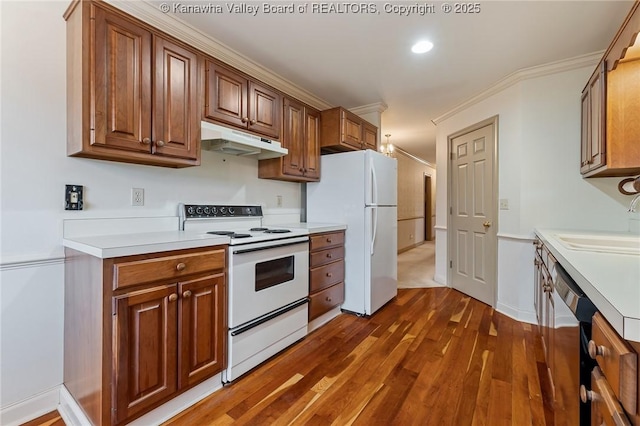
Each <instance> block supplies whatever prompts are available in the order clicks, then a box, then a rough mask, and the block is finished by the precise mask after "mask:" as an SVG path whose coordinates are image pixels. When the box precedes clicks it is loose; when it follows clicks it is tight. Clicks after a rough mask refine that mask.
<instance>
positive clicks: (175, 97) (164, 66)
mask: <svg viewBox="0 0 640 426" xmlns="http://www.w3.org/2000/svg"><path fill="white" fill-rule="evenodd" d="M154 47H155V78H154V104H153V107H154V108H153V111H154V119H153V128H154V130H153V138H152V140H153V141H154V143H153V144H152V146H153V152H154V153H158V154H161V155H167V156H173V157H182V158H186V159H193V160H197V158H198V155H199V148H200V145H199V142H200V140H199V139H200V110H199V103H198V56H197V55H196V54H195V53H194V52H192V51H190V50H187V49H185V48H184V47H181V46H179V45H177V44H175V43H172V42H170V41H168V40H165V39H162V38H160V37H154Z"/></svg>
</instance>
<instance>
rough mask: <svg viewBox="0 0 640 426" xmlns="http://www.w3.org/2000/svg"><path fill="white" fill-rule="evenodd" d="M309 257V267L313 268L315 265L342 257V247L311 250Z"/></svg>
mask: <svg viewBox="0 0 640 426" xmlns="http://www.w3.org/2000/svg"><path fill="white" fill-rule="evenodd" d="M309 257H310V259H309V266H310V267H311V268H315V267H316V266H321V265H325V264H327V263H331V262H335V261H336V260H340V259H344V247H334V248H330V249H327V250H322V251H318V252H312V253H311V255H310V256H309Z"/></svg>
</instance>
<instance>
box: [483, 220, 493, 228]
mask: <svg viewBox="0 0 640 426" xmlns="http://www.w3.org/2000/svg"><path fill="white" fill-rule="evenodd" d="M482 226H484V227H485V228H488V227H490V226H491V222H489V221H486V222H485V223H483V224H482Z"/></svg>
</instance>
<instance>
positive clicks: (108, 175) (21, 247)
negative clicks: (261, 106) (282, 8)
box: [0, 1, 300, 424]
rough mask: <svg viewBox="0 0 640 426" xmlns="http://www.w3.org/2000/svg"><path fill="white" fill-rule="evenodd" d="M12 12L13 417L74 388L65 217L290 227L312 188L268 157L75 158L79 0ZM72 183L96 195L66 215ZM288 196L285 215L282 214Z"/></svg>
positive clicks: (5, 197)
mask: <svg viewBox="0 0 640 426" xmlns="http://www.w3.org/2000/svg"><path fill="white" fill-rule="evenodd" d="M0 3H1V8H2V9H1V12H2V13H1V22H0V23H1V27H2V29H1V31H2V33H1V37H2V68H1V72H2V75H1V80H0V84H1V86H0V87H1V89H2V97H1V105H0V107H1V111H2V117H1V120H2V121H1V124H0V128H1V133H0V140H1V148H2V149H1V154H0V156H1V157H0V167H1V170H0V173H1V198H0V200H1V202H2V215H1V225H2V227H1V236H0V242H1V244H2V246H1V248H2V251H1V260H0V274H1V275H0V278H1V282H0V298H1V300H2V304H1V309H2V310H1V312H0V321H1V331H2V334H1V336H0V339H1V340H0V345H1V351H0V363H1V364H0V377H1V378H2V379H1V382H0V409H2V412H5V414H6V412H7V410H9V411H10V409H11V408H12V407H13V404H16V403H19V402H20V401H23V400H25V399H29V398H31V397H33V396H34V395H36V394H39V393H41V392H45V391H46V390H48V389H50V388H52V387H55V386H57V385H59V384H61V383H62V347H63V346H62V343H63V342H62V330H63V328H62V327H63V324H62V322H63V321H62V320H63V282H64V281H63V280H64V277H63V261H62V259H61V257H62V246H61V241H62V220H63V219H68V218H87V217H126V216H137V217H152V216H175V215H176V213H177V210H176V208H177V203H178V202H180V201H187V202H221V203H223V202H224V203H245V202H251V203H259V204H263V205H264V206H265V212H266V213H268V214H270V215H271V216H270V218H269V220H270V221H271V222H277V221H278V218H279V217H287V219H288V220H289V221H290V220H291V217H292V216H293V217H297V216H298V215H299V212H300V185H299V184H295V183H287V182H278V181H269V180H261V179H258V178H257V175H258V168H257V160H254V159H247V158H238V157H231V156H226V155H221V154H217V153H212V152H203V154H202V165H201V166H200V167H192V168H186V169H179V170H178V169H167V168H162V167H151V166H141V165H132V164H123V163H114V162H107V161H99V160H90V159H81V158H68V157H66V154H65V152H66V151H65V149H66V65H65V61H66V59H65V58H66V47H65V46H66V45H65V37H66V30H65V29H66V26H65V21H64V19H63V18H62V14H63V13H64V11H65V9H66V8H67V6H68V5H69V2H68V1H44V2H18V1H16V2H0ZM65 184H78V185H84V186H85V209H86V210H85V211H82V212H65V211H64V202H63V195H64V185H65ZM132 187H137V188H144V190H145V206H144V207H131V206H130V197H131V196H130V191H131V188H132ZM276 195H282V197H283V208H276V207H275V206H276ZM279 215H282V216H279ZM38 260H41V261H42V262H39V261H38ZM15 262H18V263H17V264H15ZM53 408H55V407H50V409H53ZM4 420H5V419H3V420H0V423H2V424H6V422H5V421H4Z"/></svg>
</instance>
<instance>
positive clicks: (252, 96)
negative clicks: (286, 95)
mask: <svg viewBox="0 0 640 426" xmlns="http://www.w3.org/2000/svg"><path fill="white" fill-rule="evenodd" d="M281 109H282V98H281V97H280V95H279V94H278V93H277V92H275V91H273V90H271V89H269V88H267V87H264V86H262V85H260V84H257V83H255V82H253V81H251V82H249V130H252V131H254V132H257V133H261V134H263V135H265V136H268V137H270V138H273V139H280V127H281V125H280V117H281V115H280V110H281Z"/></svg>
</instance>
